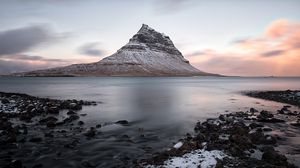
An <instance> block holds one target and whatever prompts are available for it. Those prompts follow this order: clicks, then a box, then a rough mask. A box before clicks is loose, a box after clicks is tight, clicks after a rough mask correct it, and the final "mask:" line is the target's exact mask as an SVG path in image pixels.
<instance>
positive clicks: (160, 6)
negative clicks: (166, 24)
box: [154, 0, 192, 14]
mask: <svg viewBox="0 0 300 168" xmlns="http://www.w3.org/2000/svg"><path fill="white" fill-rule="evenodd" d="M154 5H155V6H154V7H155V12H156V13H158V14H172V13H176V12H178V11H181V10H183V9H186V8H189V7H191V6H192V5H191V0H155V1H154Z"/></svg>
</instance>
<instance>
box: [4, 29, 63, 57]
mask: <svg viewBox="0 0 300 168" xmlns="http://www.w3.org/2000/svg"><path fill="white" fill-rule="evenodd" d="M62 37H63V36H62V34H55V33H53V32H52V31H51V30H50V29H49V28H46V26H41V25H36V26H27V27H22V28H17V29H11V30H5V31H1V32H0V55H10V54H18V53H22V52H25V51H29V50H31V49H34V48H36V47H39V46H40V45H42V44H45V43H49V42H53V41H55V40H58V39H60V38H62Z"/></svg>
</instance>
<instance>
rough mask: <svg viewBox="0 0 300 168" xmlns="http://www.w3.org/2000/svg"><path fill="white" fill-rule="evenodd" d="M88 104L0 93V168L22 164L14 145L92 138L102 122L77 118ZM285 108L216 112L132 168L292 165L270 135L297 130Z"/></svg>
mask: <svg viewBox="0 0 300 168" xmlns="http://www.w3.org/2000/svg"><path fill="white" fill-rule="evenodd" d="M272 92H273V91H272ZM276 92H278V91H276ZM288 92H289V93H298V92H299V91H288ZM244 93H245V92H244ZM253 93H254V92H253ZM255 93H257V92H256V91H255ZM264 95H266V94H264ZM293 95H296V96H298V95H297V94H293ZM253 97H254V96H253ZM91 105H92V106H93V105H97V103H96V102H90V101H82V100H57V99H49V98H39V97H34V96H30V95H27V94H21V93H4V92H0V107H1V108H0V120H1V121H0V123H1V124H0V141H1V143H0V144H1V145H0V148H1V152H0V156H1V158H0V166H2V167H5V166H6V167H7V168H11V167H20V166H21V167H22V166H23V165H26V164H24V163H23V162H22V159H20V157H18V158H19V159H18V158H15V157H14V154H15V153H17V151H18V150H19V149H20V148H19V147H18V146H19V145H20V146H22V145H26V144H31V145H33V146H35V145H36V146H38V145H40V144H41V143H44V141H45V143H48V142H49V140H51V141H52V140H53V138H54V137H55V138H59V139H62V143H61V144H57V143H58V142H59V141H60V140H57V141H56V140H55V141H53V144H49V146H50V147H51V145H59V146H62V147H63V148H65V149H75V148H76V147H77V146H78V145H80V144H81V143H83V141H84V140H82V138H83V137H84V138H86V139H92V138H93V137H94V136H96V135H97V133H99V132H101V124H98V125H95V126H94V127H90V128H85V126H84V125H85V123H84V122H83V121H81V120H80V118H81V117H84V116H85V115H86V114H85V115H82V114H79V112H80V110H81V109H82V107H83V106H91ZM290 108H291V106H283V107H282V108H281V109H279V110H278V111H277V112H268V111H264V110H262V111H258V110H256V109H254V108H249V109H248V110H247V111H238V112H232V113H226V114H221V115H220V116H219V117H218V118H212V119H207V120H206V121H205V122H202V123H201V122H198V123H197V124H196V126H195V135H191V134H187V135H186V136H185V137H183V138H182V139H181V140H179V141H178V143H176V144H175V145H174V146H173V147H172V148H170V149H169V150H167V151H162V152H161V153H160V154H154V155H153V157H151V158H149V159H142V160H137V161H134V160H135V159H134V158H132V162H133V165H135V167H164V166H163V165H164V164H167V165H168V166H169V167H172V166H173V167H176V164H183V165H187V164H191V165H192V166H195V165H196V166H199V165H200V166H203V167H209V166H216V167H218V168H221V167H247V166H248V167H255V166H258V167H259V166H261V167H264V166H265V167H268V166H269V167H270V166H271V167H272V166H273V167H276V166H277V167H279V166H283V167H289V168H293V167H296V166H294V165H292V164H291V163H289V162H288V160H287V157H286V156H284V155H282V154H281V153H280V152H278V151H277V147H278V145H279V144H280V142H282V141H284V138H283V137H280V136H277V135H274V134H270V132H272V131H273V130H274V128H272V126H270V124H285V125H284V126H286V127H295V128H299V127H300V122H299V120H296V119H299V117H300V113H299V112H298V111H291V110H290ZM61 115H62V116H61ZM285 117H293V121H292V122H290V121H287V120H286V119H285ZM115 124H121V125H128V121H126V120H121V121H117V122H115ZM31 127H35V128H31ZM212 130H213V131H212ZM21 150H22V149H21ZM23 150H24V149H23ZM21 153H22V152H21ZM58 154H59V153H58ZM182 156H183V157H182ZM191 158H192V159H191ZM274 158H276V159H274ZM200 161H201V162H200ZM184 163H185V164H184ZM194 163H195V164H194ZM81 164H82V165H81V166H83V167H97V166H96V165H95V164H93V163H90V162H88V161H85V162H82V163H81ZM174 165H175V166H174ZM119 166H121V165H119ZM123 166H124V165H123ZM177 166H178V165H177ZM179 166H180V165H179ZM181 166H182V165H181ZM33 167H47V164H45V165H41V164H36V165H33ZM125 167H126V166H125Z"/></svg>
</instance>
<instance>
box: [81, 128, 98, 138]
mask: <svg viewBox="0 0 300 168" xmlns="http://www.w3.org/2000/svg"><path fill="white" fill-rule="evenodd" d="M96 133H97V130H96V129H95V128H94V127H91V128H90V129H89V130H88V131H87V132H86V133H84V135H85V136H87V137H94V136H95V135H96Z"/></svg>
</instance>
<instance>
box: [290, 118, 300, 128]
mask: <svg viewBox="0 0 300 168" xmlns="http://www.w3.org/2000/svg"><path fill="white" fill-rule="evenodd" d="M290 124H291V125H292V126H295V127H300V119H298V120H297V122H293V123H290Z"/></svg>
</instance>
